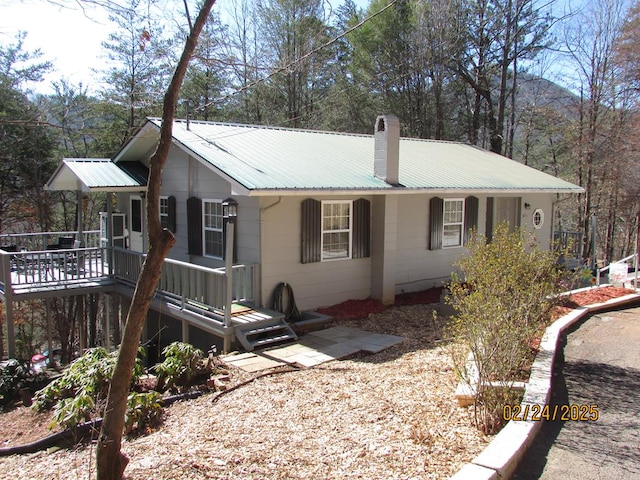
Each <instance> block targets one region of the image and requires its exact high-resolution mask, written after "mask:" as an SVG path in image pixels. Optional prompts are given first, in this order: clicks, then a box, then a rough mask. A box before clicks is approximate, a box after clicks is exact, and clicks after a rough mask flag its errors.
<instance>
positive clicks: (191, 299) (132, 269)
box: [113, 247, 258, 315]
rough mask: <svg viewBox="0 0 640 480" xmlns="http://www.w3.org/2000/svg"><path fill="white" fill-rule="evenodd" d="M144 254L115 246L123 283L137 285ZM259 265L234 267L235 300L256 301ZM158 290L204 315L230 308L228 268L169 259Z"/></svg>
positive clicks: (118, 276)
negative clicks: (255, 290) (208, 266)
mask: <svg viewBox="0 0 640 480" xmlns="http://www.w3.org/2000/svg"><path fill="white" fill-rule="evenodd" d="M144 257H145V256H144V254H142V253H139V252H133V251H131V250H125V249H122V248H118V247H115V248H114V249H113V275H114V277H115V279H116V280H117V281H118V282H120V283H123V284H127V285H130V286H134V285H135V283H136V281H137V279H138V275H139V274H140V270H141V268H142V263H143V262H144ZM257 268H258V265H234V266H233V289H232V290H233V291H232V298H233V300H234V301H236V302H238V301H242V302H248V303H252V302H253V301H254V279H255V278H256V276H257ZM158 293H160V294H161V295H162V296H163V297H164V298H165V299H166V300H168V301H170V302H172V303H174V304H176V305H178V306H179V307H180V308H182V309H186V310H194V311H198V312H200V313H203V314H218V315H220V314H222V312H223V311H224V310H225V309H226V308H227V307H226V305H225V303H226V300H225V299H226V273H225V269H224V268H215V269H212V268H207V267H203V266H200V265H195V264H192V263H186V262H180V261H178V260H172V259H167V260H165V262H164V265H163V267H162V273H161V277H160V282H159V284H158Z"/></svg>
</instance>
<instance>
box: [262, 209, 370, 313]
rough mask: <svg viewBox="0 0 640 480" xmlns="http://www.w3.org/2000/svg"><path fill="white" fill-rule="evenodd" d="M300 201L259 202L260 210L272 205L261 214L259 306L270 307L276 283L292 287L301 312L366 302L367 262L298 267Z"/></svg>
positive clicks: (351, 261)
mask: <svg viewBox="0 0 640 480" xmlns="http://www.w3.org/2000/svg"><path fill="white" fill-rule="evenodd" d="M341 199H345V198H341ZM302 200H304V197H302V198H297V197H295V198H291V197H286V198H282V200H281V201H280V202H279V203H277V204H274V202H275V201H277V198H269V199H264V200H263V202H264V203H263V206H264V207H266V206H267V205H270V204H273V206H272V207H270V208H267V209H266V210H264V212H263V234H264V238H263V242H262V247H263V249H264V250H263V256H262V258H263V261H262V301H263V304H264V305H265V306H268V305H270V304H271V298H272V294H273V290H274V288H275V287H276V285H278V283H280V282H287V283H289V284H290V285H291V286H292V288H293V292H294V294H295V298H296V304H297V306H298V308H299V309H301V310H308V309H313V308H318V307H322V306H327V305H333V304H336V303H340V302H342V301H344V300H348V299H353V298H356V299H364V298H367V297H368V296H369V294H370V288H371V287H370V285H371V266H370V259H368V258H364V259H357V260H339V261H334V262H317V263H307V264H302V263H301V259H300V255H301V252H300V242H301V237H300V235H301V234H300V229H301V209H302Z"/></svg>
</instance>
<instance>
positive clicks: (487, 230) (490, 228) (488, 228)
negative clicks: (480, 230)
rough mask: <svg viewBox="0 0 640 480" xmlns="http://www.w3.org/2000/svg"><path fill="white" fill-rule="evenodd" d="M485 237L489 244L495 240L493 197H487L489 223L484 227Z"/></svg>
mask: <svg viewBox="0 0 640 480" xmlns="http://www.w3.org/2000/svg"><path fill="white" fill-rule="evenodd" d="M484 235H485V237H486V238H487V242H491V239H492V238H493V197H487V222H486V223H485V227H484Z"/></svg>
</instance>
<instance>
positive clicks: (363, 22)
mask: <svg viewBox="0 0 640 480" xmlns="http://www.w3.org/2000/svg"><path fill="white" fill-rule="evenodd" d="M397 1H398V0H392V1H391V2H390V3H389V4H388V5H387V6H386V7H384V8H382V9H381V10H379V11H378V12H376V13H372V14H371V15H369V16H368V17H366V18H364V19H363V20H361V21H360V22H358V23H357V24H356V25H354V26H353V27H351V28H349V29H347V30H345V31H344V32H342V33H341V34H339V35H337V36H335V37H334V38H332V39H331V40H329V41H328V42H326V43H324V44H322V45H320V46H319V47H316V48H314V49H313V50H310V51H309V52H307V53H305V54H304V55H302V56H301V57H299V58H297V59H295V60H293V61H292V62H290V63H288V64H287V65H284V66H283V67H280V68H278V69H276V70H275V71H273V72H271V73H270V74H269V75H267V76H266V77H264V78H260V79H258V80H255V81H253V82H251V83H249V84H248V85H245V86H243V87H240V88H239V89H238V90H236V91H235V92H233V93H230V94H228V95H225V96H223V97H220V98H217V99H215V100H212V101H211V102H209V103H206V104H205V105H202V106H200V107H198V108H197V109H196V111H197V110H202V109H205V108H207V107H210V106H212V105H213V104H215V103H219V102H223V101H224V100H228V99H229V98H231V97H233V96H235V95H237V94H239V93H242V92H244V91H245V90H249V89H251V88H253V87H255V86H256V85H259V84H261V83H264V82H266V81H267V80H269V79H270V78H272V77H274V76H276V75H278V74H280V73H282V72H284V71H287V70H289V69H291V67H293V66H295V65H297V64H298V63H300V62H302V61H304V60H306V59H307V58H309V57H311V56H312V55H315V54H316V53H318V52H319V51H320V50H322V49H324V48H327V47H329V46H331V45H333V44H334V43H336V42H337V41H338V40H340V39H341V38H343V37H344V36H346V35H348V34H350V33H351V32H353V31H354V30H357V29H358V28H360V27H361V26H362V25H364V24H365V23H366V22H368V21H369V20H371V19H372V18H375V17H377V16H378V15H380V14H382V13H383V12H385V11H386V10H388V9H389V8H391V7H392V6H393V5H395V4H396V2H397Z"/></svg>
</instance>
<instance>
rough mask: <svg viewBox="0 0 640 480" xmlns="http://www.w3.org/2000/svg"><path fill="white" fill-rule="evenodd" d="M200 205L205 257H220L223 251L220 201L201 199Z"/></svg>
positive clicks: (222, 223)
mask: <svg viewBox="0 0 640 480" xmlns="http://www.w3.org/2000/svg"><path fill="white" fill-rule="evenodd" d="M202 206H203V208H202V233H203V244H204V255H205V256H207V257H215V258H222V257H223V252H224V241H223V239H224V230H223V225H224V222H223V219H222V201H220V200H203V204H202Z"/></svg>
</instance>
